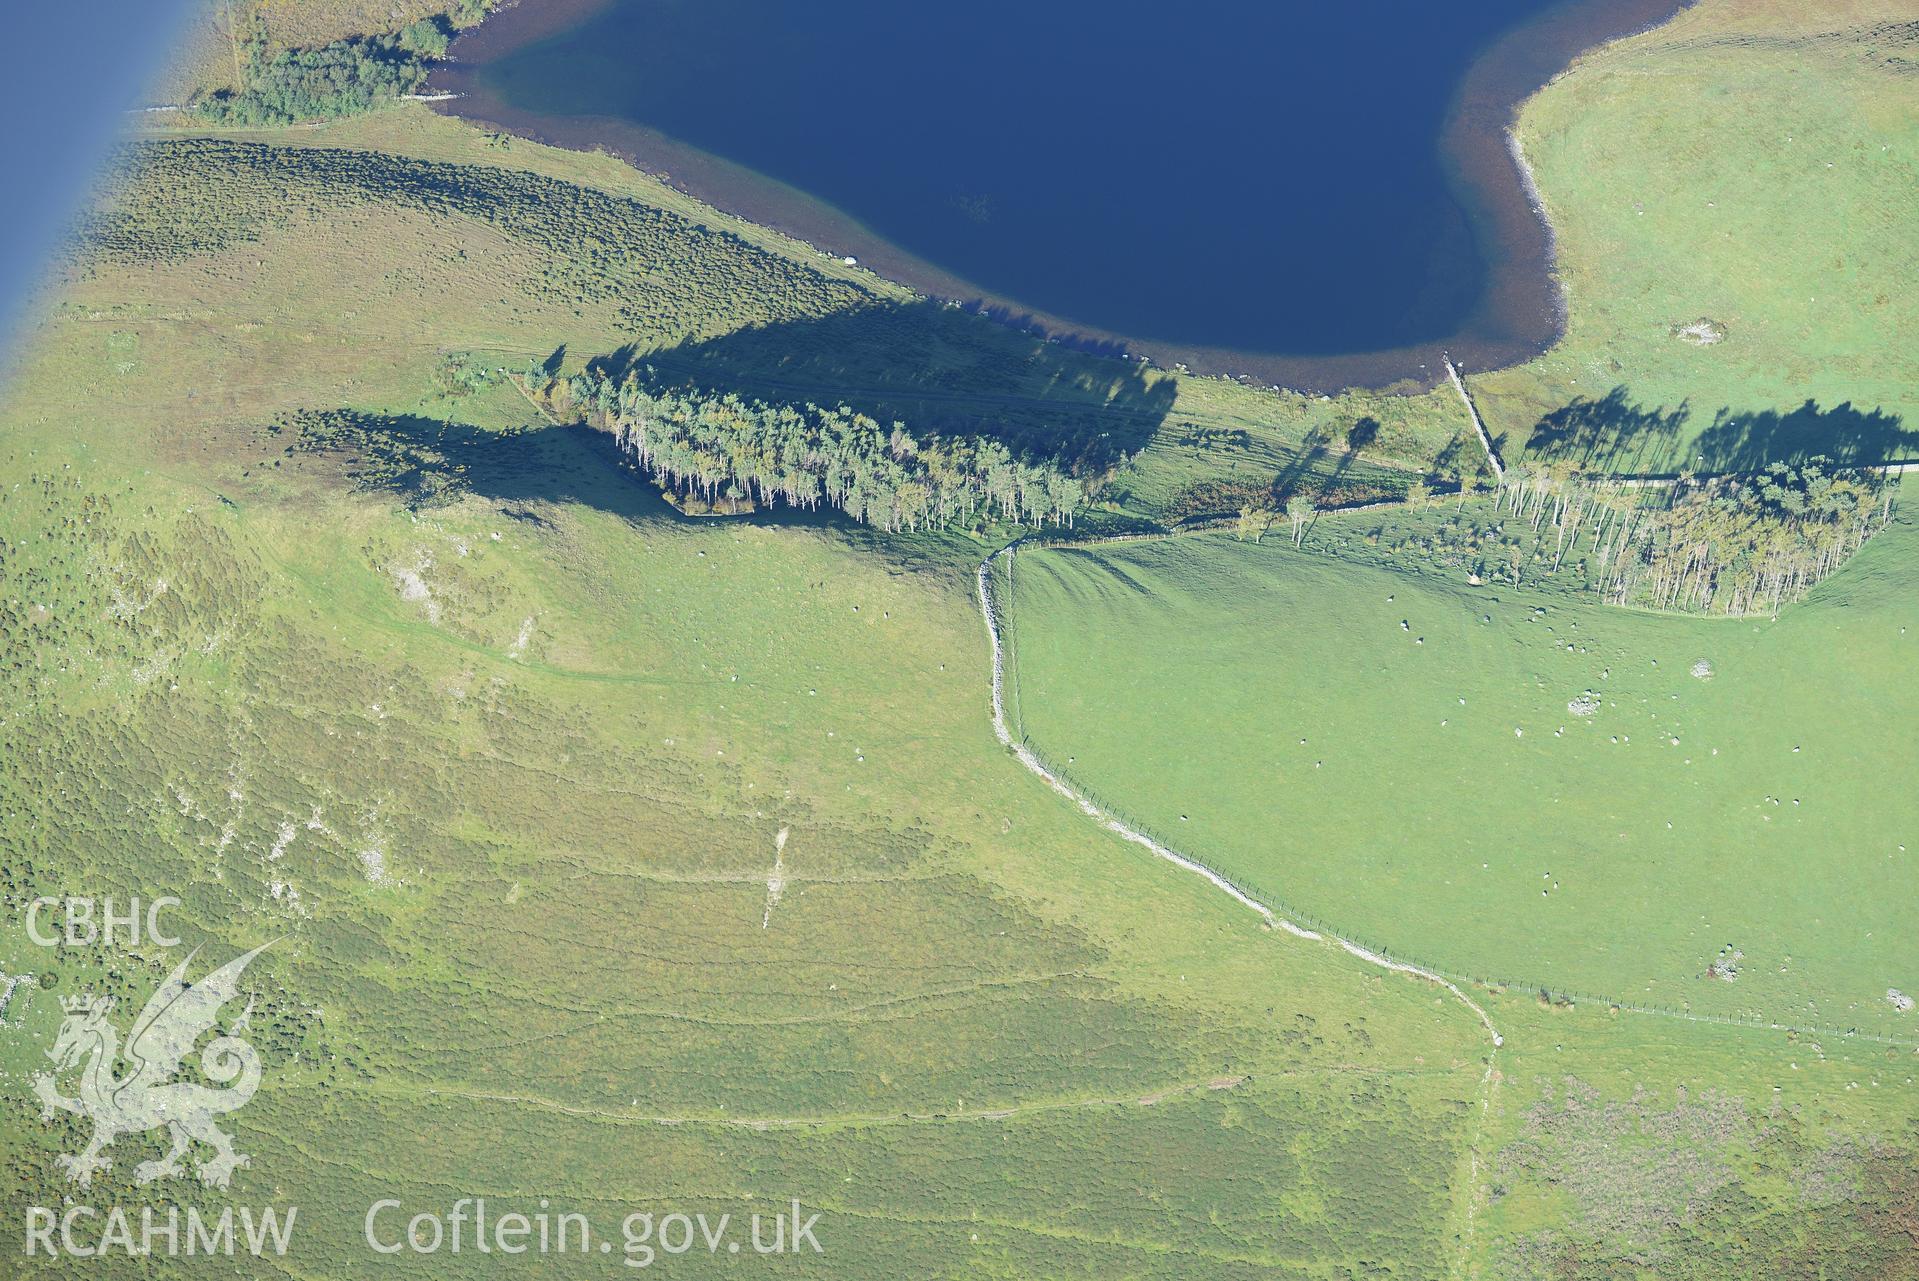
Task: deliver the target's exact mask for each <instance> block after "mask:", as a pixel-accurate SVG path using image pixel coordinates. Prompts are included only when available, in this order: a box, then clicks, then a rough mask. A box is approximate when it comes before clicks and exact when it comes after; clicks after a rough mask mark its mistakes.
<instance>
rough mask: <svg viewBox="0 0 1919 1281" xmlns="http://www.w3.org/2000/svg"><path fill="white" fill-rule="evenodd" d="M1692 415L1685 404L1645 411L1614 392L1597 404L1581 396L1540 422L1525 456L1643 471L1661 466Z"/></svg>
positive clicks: (1601, 468) (1621, 389)
mask: <svg viewBox="0 0 1919 1281" xmlns="http://www.w3.org/2000/svg"><path fill="white" fill-rule="evenodd" d="M1691 416H1692V411H1691V409H1690V408H1689V407H1688V406H1687V405H1686V404H1685V403H1684V402H1683V401H1682V402H1681V403H1680V405H1679V407H1678V408H1677V409H1672V410H1668V409H1666V408H1665V407H1664V406H1661V407H1659V408H1656V409H1647V408H1645V407H1644V406H1641V405H1635V404H1633V403H1631V402H1630V401H1629V400H1627V398H1626V389H1625V388H1624V387H1614V388H1613V389H1612V390H1611V391H1609V392H1607V393H1606V394H1605V395H1604V396H1603V397H1601V398H1600V399H1598V400H1594V399H1592V398H1590V397H1587V396H1580V397H1577V398H1575V399H1574V400H1573V401H1571V402H1570V403H1569V404H1566V405H1562V406H1560V407H1559V408H1558V409H1555V410H1553V411H1552V412H1551V413H1549V414H1547V415H1546V416H1545V417H1544V418H1541V419H1540V420H1539V421H1538V422H1537V423H1535V424H1534V425H1533V430H1532V434H1531V435H1530V436H1528V437H1527V438H1526V452H1527V453H1529V454H1537V455H1540V456H1543V457H1546V458H1551V459H1553V460H1555V461H1560V462H1576V463H1578V464H1579V465H1580V466H1582V467H1588V468H1592V469H1594V470H1598V471H1623V472H1635V471H1641V470H1644V469H1645V468H1646V467H1648V466H1663V465H1665V463H1666V461H1667V460H1668V459H1670V458H1671V457H1672V453H1673V448H1674V444H1675V442H1676V441H1677V439H1678V436H1679V431H1680V428H1682V427H1684V426H1685V424H1686V420H1687V419H1688V418H1690V417H1691Z"/></svg>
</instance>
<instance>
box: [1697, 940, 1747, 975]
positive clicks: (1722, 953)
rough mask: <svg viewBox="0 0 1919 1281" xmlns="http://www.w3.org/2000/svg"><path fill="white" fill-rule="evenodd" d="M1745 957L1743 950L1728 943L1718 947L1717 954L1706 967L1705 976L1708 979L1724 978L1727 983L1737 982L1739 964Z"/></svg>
mask: <svg viewBox="0 0 1919 1281" xmlns="http://www.w3.org/2000/svg"><path fill="white" fill-rule="evenodd" d="M1745 959H1746V954H1745V953H1744V952H1742V951H1740V950H1739V949H1738V948H1736V947H1734V946H1733V945H1732V944H1730V943H1728V944H1726V946H1724V947H1722V948H1720V949H1719V955H1718V956H1716V957H1714V958H1713V961H1712V964H1711V965H1708V966H1707V967H1706V977H1707V978H1709V979H1724V980H1725V981H1726V982H1728V983H1733V982H1737V981H1738V978H1739V964H1740V962H1741V961H1744V960H1745Z"/></svg>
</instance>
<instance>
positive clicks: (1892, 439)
mask: <svg viewBox="0 0 1919 1281" xmlns="http://www.w3.org/2000/svg"><path fill="white" fill-rule="evenodd" d="M1694 452H1695V453H1697V454H1699V455H1700V459H1701V461H1700V462H1699V470H1701V471H1757V470H1759V469H1760V468H1762V467H1764V466H1765V465H1766V464H1768V463H1772V462H1790V463H1797V462H1804V461H1805V460H1806V459H1808V458H1813V457H1817V456H1819V455H1824V456H1825V457H1827V458H1830V459H1832V460H1833V461H1834V462H1836V463H1844V464H1847V465H1849V466H1854V467H1865V466H1875V465H1879V464H1883V463H1897V462H1905V461H1907V460H1908V459H1910V458H1912V457H1913V456H1914V454H1915V453H1919V432H1915V431H1907V430H1905V429H1904V428H1903V427H1902V426H1900V419H1899V415H1897V414H1889V413H1886V412H1885V411H1884V410H1881V409H1873V410H1860V409H1855V408H1853V407H1852V405H1851V403H1849V402H1848V403H1843V404H1839V405H1834V406H1833V407H1832V408H1831V409H1821V408H1820V407H1819V406H1818V405H1816V404H1815V403H1813V402H1812V401H1810V400H1808V401H1807V402H1806V403H1805V404H1803V405H1801V406H1799V408H1797V409H1790V410H1786V411H1785V412H1783V413H1782V412H1779V411H1776V410H1765V411H1762V412H1759V413H1743V414H1735V413H1733V412H1732V411H1730V410H1726V409H1722V410H1720V411H1719V412H1718V413H1717V414H1715V415H1713V420H1712V426H1710V427H1708V428H1707V429H1706V430H1705V431H1704V432H1703V433H1701V435H1700V437H1699V444H1698V446H1697V447H1696V449H1695V451H1694Z"/></svg>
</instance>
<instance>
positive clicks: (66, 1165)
mask: <svg viewBox="0 0 1919 1281" xmlns="http://www.w3.org/2000/svg"><path fill="white" fill-rule="evenodd" d="M268 946H270V944H262V945H261V946H260V947H256V948H254V949H253V950H252V951H251V952H248V953H246V954H245V955H244V956H240V957H236V958H235V959H233V960H231V961H228V962H227V963H226V964H225V965H223V966H221V967H220V968H219V969H217V970H215V971H214V972H213V973H211V974H209V975H207V976H206V977H205V978H203V979H201V980H200V981H199V982H198V983H189V982H187V978H186V973H187V966H188V965H189V964H191V963H192V961H193V958H194V956H195V955H197V954H198V952H199V949H197V948H196V949H194V951H193V952H191V953H189V954H188V955H187V958H186V959H185V960H183V961H181V962H180V964H178V965H176V966H175V967H174V968H173V973H172V974H170V975H168V976H167V980H166V982H164V983H162V984H161V985H160V987H159V989H158V990H157V991H155V992H154V994H153V995H152V996H151V997H150V998H148V1000H147V1003H146V1007H145V1008H144V1009H142V1010H141V1011H140V1017H139V1018H138V1019H137V1020H136V1021H135V1022H134V1025H133V1031H132V1032H131V1033H130V1034H129V1035H128V1037H127V1044H126V1049H125V1050H124V1051H122V1050H121V1048H120V1034H119V1032H118V1030H117V1029H115V1027H114V1026H113V1024H112V1023H110V1022H108V1021H107V1016H108V1015H109V1014H111V1013H112V1011H113V1005H114V1002H113V999H112V998H111V997H92V996H78V997H65V998H62V1000H61V1002H60V1004H61V1007H62V1008H63V1009H64V1010H65V1011H66V1018H65V1020H64V1021H62V1023H61V1024H60V1032H59V1034H58V1036H56V1037H55V1039H54V1043H53V1048H52V1049H51V1050H48V1051H47V1057H48V1058H50V1059H52V1060H53V1064H54V1068H53V1071H52V1072H42V1073H40V1074H39V1075H37V1076H35V1077H34V1079H33V1092H34V1094H35V1096H36V1097H38V1098H39V1100H40V1118H41V1120H43V1121H51V1120H52V1119H53V1116H54V1113H55V1111H56V1110H57V1111H62V1112H73V1113H76V1114H78V1115H80V1116H83V1117H85V1118H87V1119H88V1120H90V1121H92V1122H93V1138H92V1139H91V1140H90V1141H89V1142H88V1143H87V1145H86V1147H85V1148H84V1149H82V1150H81V1151H80V1152H79V1153H78V1154H62V1155H61V1156H60V1157H59V1165H60V1168H61V1169H63V1170H65V1171H66V1174H67V1177H68V1178H69V1179H71V1180H73V1181H74V1182H76V1183H78V1184H80V1185H81V1186H82V1187H84V1186H86V1185H87V1184H88V1183H89V1182H91V1181H92V1179H93V1176H94V1174H95V1172H97V1171H99V1170H104V1169H107V1168H109V1167H111V1166H112V1164H113V1162H111V1161H109V1160H108V1159H107V1158H106V1156H105V1155H104V1154H105V1152H106V1150H107V1149H108V1148H109V1147H111V1146H112V1145H113V1143H114V1141H115V1140H116V1139H118V1138H120V1137H121V1136H122V1135H126V1134H141V1133H144V1132H146V1131H148V1130H153V1129H158V1128H160V1127H162V1126H164V1127H166V1130H167V1134H168V1136H169V1138H170V1139H171V1140H172V1144H173V1146H172V1148H171V1150H169V1151H168V1152H167V1154H166V1155H165V1156H163V1157H161V1158H160V1159H159V1160H157V1161H142V1162H140V1164H139V1165H137V1166H135V1167H134V1171H133V1177H134V1178H135V1179H136V1180H138V1181H139V1182H141V1183H151V1182H153V1181H154V1180H155V1179H166V1178H174V1177H177V1176H179V1175H180V1174H181V1173H183V1167H182V1162H181V1158H182V1157H184V1156H185V1155H186V1154H187V1150H188V1149H189V1148H191V1147H192V1146H193V1144H194V1143H196V1142H198V1143H201V1144H204V1145H205V1146H206V1147H209V1148H212V1149H213V1154H212V1155H211V1156H208V1157H205V1158H204V1159H202V1160H200V1161H199V1162H198V1163H197V1165H196V1166H195V1173H197V1174H198V1175H199V1176H200V1181H201V1182H203V1183H205V1184H207V1185H208V1186H210V1187H217V1188H224V1187H226V1186H227V1185H228V1183H230V1182H231V1181H232V1179H233V1172H234V1171H235V1170H236V1169H238V1168H240V1167H241V1166H243V1165H246V1164H247V1158H246V1156H245V1155H244V1154H243V1153H239V1152H236V1151H234V1150H233V1139H232V1137H231V1136H230V1135H228V1134H227V1133H226V1132H225V1131H223V1130H221V1129H220V1128H219V1127H218V1126H217V1125H215V1124H214V1120H215V1118H217V1117H220V1116H223V1115H225V1114H226V1113H228V1112H232V1111H235V1110H236V1109H238V1108H241V1107H244V1106H245V1105H246V1102H247V1100H249V1099H251V1098H252V1097H253V1092H254V1091H255V1090H257V1089H259V1087H260V1056H259V1054H258V1053H257V1052H255V1050H254V1048H253V1047H252V1046H251V1045H249V1044H247V1042H246V1041H245V1040H243V1039H242V1038H241V1035H240V1034H241V1033H242V1032H244V1031H245V1030H246V1027H247V1019H248V1016H250V1015H251V1014H252V1013H253V1003H252V1002H251V1001H249V1002H248V1003H247V1007H246V1009H245V1010H243V1011H241V1013H240V1017H239V1018H237V1019H235V1020H234V1021H233V1022H232V1024H231V1025H229V1027H228V1029H227V1031H226V1032H225V1033H224V1034H222V1035H219V1036H216V1037H214V1038H213V1039H212V1040H211V1041H209V1042H207V1045H206V1048H205V1049H204V1050H202V1051H201V1052H200V1071H201V1072H202V1073H204V1074H205V1076H206V1077H207V1079H208V1080H210V1081H214V1082H216V1083H218V1084H219V1085H220V1086H224V1087H225V1088H215V1087H213V1086H207V1085H201V1084H199V1083H198V1082H195V1081H174V1080H170V1079H169V1078H171V1077H172V1076H173V1075H174V1074H175V1073H176V1072H178V1071H180V1070H181V1063H182V1062H183V1061H184V1060H185V1059H186V1057H187V1055H188V1054H190V1053H191V1052H192V1050H193V1047H194V1043H195V1042H197V1041H198V1040H199V1039H200V1038H201V1036H202V1035H204V1034H205V1033H206V1032H208V1031H210V1030H212V1028H213V1026H214V1024H215V1023H216V1022H217V1020H218V1016H219V1013H220V1007H221V1006H223V1005H225V1004H226V1003H227V1002H228V1001H231V1000H232V999H233V998H234V996H235V995H236V994H237V992H238V989H239V983H240V975H241V974H242V973H243V972H244V971H245V970H246V968H247V965H248V964H249V963H251V962H252V960H253V958H254V957H256V956H258V955H259V954H260V953H261V952H263V951H265V950H266V948H267V947H268ZM122 1060H124V1062H125V1065H126V1071H125V1072H124V1073H117V1072H116V1068H117V1067H118V1066H119V1064H120V1063H121V1061H122ZM74 1069H78V1070H79V1073H80V1080H79V1094H78V1097H76V1098H66V1097H64V1096H63V1095H61V1094H60V1093H59V1091H58V1089H57V1088H56V1086H55V1084H54V1080H55V1078H56V1077H57V1076H59V1075H62V1074H64V1073H66V1072H68V1071H71V1070H74ZM228 1082H231V1083H232V1084H230V1085H229V1084H227V1083H228Z"/></svg>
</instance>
